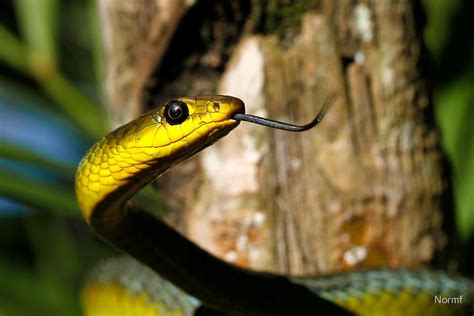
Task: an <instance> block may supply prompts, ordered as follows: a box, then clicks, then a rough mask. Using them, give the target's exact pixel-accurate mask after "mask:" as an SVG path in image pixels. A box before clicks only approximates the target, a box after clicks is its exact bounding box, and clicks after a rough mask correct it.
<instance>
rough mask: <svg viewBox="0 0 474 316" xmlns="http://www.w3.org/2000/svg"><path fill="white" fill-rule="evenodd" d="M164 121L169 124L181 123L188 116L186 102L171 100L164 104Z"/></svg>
mask: <svg viewBox="0 0 474 316" xmlns="http://www.w3.org/2000/svg"><path fill="white" fill-rule="evenodd" d="M164 115H165V119H166V122H168V123H169V124H171V125H176V124H181V123H183V122H184V121H186V119H187V118H188V116H189V110H188V106H187V105H186V103H184V102H182V101H177V100H172V101H169V102H168V103H167V104H166V105H165V111H164Z"/></svg>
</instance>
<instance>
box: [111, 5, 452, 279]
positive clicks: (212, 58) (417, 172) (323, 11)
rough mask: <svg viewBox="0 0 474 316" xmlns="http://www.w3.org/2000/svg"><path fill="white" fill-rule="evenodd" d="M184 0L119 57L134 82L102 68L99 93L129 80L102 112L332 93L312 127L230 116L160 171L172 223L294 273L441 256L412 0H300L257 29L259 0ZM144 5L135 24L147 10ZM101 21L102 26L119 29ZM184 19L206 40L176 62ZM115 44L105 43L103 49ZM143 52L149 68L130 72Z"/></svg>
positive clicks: (291, 106) (298, 108) (260, 110)
mask: <svg viewBox="0 0 474 316" xmlns="http://www.w3.org/2000/svg"><path fill="white" fill-rule="evenodd" d="M102 2H104V3H106V2H107V1H105V0H102ZM142 2H143V3H160V1H158V0H156V1H151V0H148V1H146V0H142ZM162 2H163V3H165V2H167V1H162ZM178 2H179V1H178ZM178 2H176V3H178ZM270 2H272V1H270ZM274 2H275V1H274ZM276 2H278V1H276ZM180 3H181V7H179V6H178V5H176V8H175V11H176V12H180V14H182V13H183V12H185V11H186V10H189V11H188V13H187V14H186V15H184V16H183V18H182V22H181V25H180V26H179V27H178V30H177V31H176V33H175V34H174V37H173V39H172V40H171V42H170V36H171V35H170V34H172V31H171V29H174V26H173V27H171V26H168V27H166V28H165V29H167V30H168V32H171V33H166V32H165V33H162V34H165V35H163V36H162V37H161V39H160V40H159V42H157V41H158V40H156V39H155V41H154V42H150V43H153V45H148V46H146V45H145V46H143V47H144V48H143V49H145V50H146V49H150V53H149V54H148V53H145V54H140V56H149V57H147V58H148V60H147V61H144V60H141V61H140V65H141V67H142V68H140V67H138V66H136V65H135V64H134V63H133V62H132V63H131V66H130V67H131V69H136V71H137V76H138V77H139V78H141V79H140V80H138V81H133V80H132V81H129V83H128V86H131V87H133V88H130V89H131V90H126V89H127V85H119V84H117V82H116V81H117V80H116V79H114V78H113V77H114V76H113V75H111V73H113V71H115V72H119V73H120V70H119V69H120V68H119V67H117V66H115V70H112V69H113V67H112V69H109V71H108V73H109V76H108V77H107V86H108V94H109V96H113V97H112V98H110V101H111V104H112V103H114V102H115V101H114V98H117V97H118V95H120V93H122V94H123V93H126V94H127V96H124V97H119V101H120V102H115V103H114V104H116V105H118V107H117V108H111V110H112V112H115V111H117V113H119V112H122V111H125V113H127V110H126V109H125V108H129V107H130V108H132V109H134V108H136V106H137V104H139V105H140V106H141V105H145V104H149V105H153V104H154V103H155V101H156V100H157V99H158V100H161V98H163V97H168V96H170V97H171V96H176V95H180V94H185V95H192V94H196V93H201V94H212V93H216V92H217V93H221V94H231V95H235V96H237V97H240V98H242V99H243V100H244V102H245V103H246V105H247V112H249V113H254V114H257V115H263V116H267V117H271V118H276V119H281V120H285V121H289V122H301V123H303V122H307V121H309V120H310V119H311V118H312V117H313V116H314V115H315V114H316V113H317V112H318V110H319V108H320V107H321V105H322V103H323V102H324V99H325V98H326V97H328V96H329V95H330V94H331V93H334V92H336V93H337V94H338V99H337V100H336V102H335V104H334V106H333V108H332V109H331V111H330V112H329V113H328V115H327V117H326V118H325V120H324V121H323V123H322V124H321V125H320V126H318V127H317V128H316V129H315V130H311V131H309V132H306V133H304V134H288V133H284V132H281V131H272V130H266V129H264V128H261V127H254V126H249V125H246V124H245V123H242V124H241V126H239V127H238V128H237V130H236V131H235V132H233V133H232V134H231V135H229V136H227V137H226V138H225V139H224V140H222V141H220V142H219V143H218V144H216V145H214V146H213V147H211V148H209V149H207V150H206V151H205V152H203V153H202V154H200V155H199V156H198V159H194V160H193V161H190V162H188V163H185V164H183V165H182V166H180V167H179V168H177V169H176V170H174V171H172V172H170V173H169V174H168V175H167V176H165V177H164V178H163V179H162V180H160V181H161V182H160V188H161V190H162V194H163V196H166V197H167V202H168V204H169V205H168V206H169V208H170V210H172V211H173V212H171V213H170V214H174V215H170V217H169V220H170V222H173V223H175V224H176V226H177V227H178V228H179V229H180V231H181V232H183V233H184V234H185V235H187V236H188V237H189V238H191V239H192V240H194V241H195V242H196V243H198V244H199V245H201V246H202V247H204V248H205V249H207V250H209V251H210V252H212V253H214V254H216V255H217V256H219V257H222V258H224V259H225V260H228V261H231V262H234V263H236V264H240V265H244V266H251V267H253V268H256V269H264V270H270V271H275V272H280V273H288V274H293V275H308V274H318V273H326V272H330V271H335V270H341V269H352V268H360V267H369V266H370V267H373V266H401V265H403V266H417V265H421V264H424V263H427V262H430V261H431V260H433V259H434V258H435V257H436V256H437V254H439V252H440V251H441V250H442V249H443V247H444V246H445V244H446V237H445V233H444V232H443V229H442V223H443V216H442V215H443V207H444V206H445V205H444V204H443V199H444V196H445V194H446V190H447V186H446V183H445V181H444V179H443V172H442V154H441V151H440V147H439V139H438V135H437V132H436V129H435V127H434V126H433V124H432V121H431V101H430V97H429V91H428V89H427V85H426V80H425V78H424V75H425V74H424V73H423V68H422V58H423V55H422V44H421V38H420V36H419V35H420V33H419V31H420V29H419V21H418V20H417V19H419V16H418V15H417V8H416V6H414V5H413V4H412V2H411V1H390V0H383V1H346V0H341V1H329V0H327V1H316V2H314V3H313V2H311V1H309V2H308V3H311V5H309V4H308V6H307V7H305V11H307V12H305V13H304V15H302V16H301V17H299V18H296V19H293V20H295V21H298V23H297V24H296V26H295V28H294V29H292V30H291V31H288V32H289V33H291V34H292V36H284V37H282V36H275V35H271V34H265V35H262V34H253V33H254V31H255V30H258V28H257V27H256V25H258V21H259V19H260V18H261V17H262V16H270V15H271V12H269V11H268V10H270V9H269V7H268V6H267V7H265V6H263V7H262V6H260V5H258V4H257V2H255V1H254V2H252V3H253V6H252V5H251V4H250V3H249V2H248V1H241V2H236V1H229V2H227V1H220V2H218V3H219V4H217V5H216V6H214V5H215V3H213V2H212V1H210V2H209V1H197V3H196V4H194V6H191V7H189V8H188V7H187V5H186V3H185V2H180ZM236 3H239V4H236ZM157 6H158V7H159V5H157ZM211 7H212V8H213V9H212V10H215V11H212V12H215V14H213V15H212V18H213V19H211V20H209V14H207V13H206V14H207V15H206V14H205V13H203V16H202V19H204V20H205V21H204V22H202V21H201V20H199V19H200V18H199V14H198V13H199V12H209V10H211ZM309 8H312V9H314V10H311V11H310V10H308V9H309ZM266 10H267V11H268V12H267V11H266ZM152 12H153V11H147V13H146V15H145V17H147V19H145V18H143V19H142V22H143V23H140V24H143V25H142V26H141V27H142V28H144V29H143V30H142V32H144V30H148V29H151V28H150V27H146V26H147V25H148V24H149V23H151V21H155V20H159V19H158V18H156V17H155V16H154V15H158V13H155V14H154V13H152ZM262 12H263V13H262ZM180 14H177V16H178V15H180ZM295 14H297V13H295ZM115 19H118V20H120V17H116V18H115ZM115 19H109V20H112V21H113V20H115ZM206 19H207V20H206ZM109 20H107V19H104V20H103V21H104V24H105V26H106V28H107V27H108V28H111V29H112V30H116V26H114V24H111V23H110V22H108V21H109ZM178 20H179V19H178ZM178 20H176V21H178ZM293 20H292V21H293ZM144 21H149V22H146V23H145V22H144ZM196 21H201V22H199V23H198V22H196ZM176 23H177V22H176ZM118 24H121V23H118ZM188 24H190V25H192V26H191V27H192V28H194V29H197V30H198V32H197V33H192V34H195V35H194V36H195V37H198V36H200V40H201V41H202V42H203V43H204V44H202V43H201V42H196V43H198V44H199V43H200V44H199V45H197V44H196V43H194V44H196V46H197V47H200V49H195V50H193V49H190V50H189V51H188V52H187V54H184V55H183V56H182V57H181V59H180V60H174V61H173V59H172V56H171V55H166V54H168V53H166V54H165V55H163V51H164V50H165V49H167V50H168V52H170V51H171V52H176V49H178V48H182V47H187V46H186V43H189V40H190V39H189V38H188V37H186V36H185V34H187V32H191V31H190V30H191V29H190V28H189V27H190V26H189V25H188ZM280 31H281V30H280ZM114 32H115V31H114ZM109 33H110V32H109ZM104 34H105V37H106V39H105V42H106V43H107V42H110V39H107V36H109V35H108V33H107V32H105V33H104ZM188 34H191V33H188ZM119 38H120V37H119ZM128 38H129V40H130V41H131V43H132V42H133V40H135V41H136V44H130V45H131V46H137V47H138V46H140V45H142V44H143V39H142V38H140V37H137V36H133V37H130V36H128ZM169 43H171V44H170V46H168V44H169ZM157 46H159V47H160V48H159V50H160V53H157V51H156V50H157ZM188 46H189V45H188ZM126 47H128V46H127V45H121V46H120V45H119V46H114V45H108V46H107V45H106V49H107V55H108V56H112V55H118V56H120V55H121V54H123V53H124V52H123V50H124V49H125V48H126ZM188 49H189V47H188ZM157 56H158V57H157ZM159 56H164V57H163V60H164V61H165V62H164V63H163V64H161V65H160V60H161V59H160V58H159ZM141 59H142V58H141ZM131 60H132V61H133V60H134V59H131ZM167 61H173V62H175V65H176V64H178V65H180V71H179V73H177V72H174V75H173V76H171V75H169V74H170V73H171V72H170V71H169V69H170V68H169V67H170V64H172V62H167ZM144 65H147V66H144ZM150 65H155V66H154V67H151V68H155V71H154V72H150V71H148V70H147V71H145V72H141V71H139V70H137V69H142V70H143V69H144V68H143V67H145V68H146V69H149V66H150ZM190 65H191V66H190ZM122 66H123V67H125V69H127V65H126V62H125V64H124V65H122ZM110 67H111V66H110V65H109V68H110ZM223 69H225V71H224V72H223V74H222V70H223ZM127 71H128V70H127ZM167 74H168V75H167ZM150 76H151V77H150ZM145 78H147V79H146V80H145ZM168 79H169V80H168ZM114 81H115V83H114ZM147 82H148V83H149V82H155V83H156V82H158V83H159V84H154V85H153V84H152V85H151V86H152V87H151V88H150V85H148V86H147V84H146V83H147ZM123 89H125V90H123ZM119 90H120V91H119ZM127 91H128V92H127ZM157 94H159V95H160V97H158V98H156V97H155V95H157ZM147 95H148V96H151V97H148V101H147V98H146V97H145V96H147ZM130 111H131V110H128V112H130ZM133 111H135V110H133ZM117 115H118V114H117ZM450 209H451V208H450ZM450 216H452V215H449V214H448V217H450Z"/></svg>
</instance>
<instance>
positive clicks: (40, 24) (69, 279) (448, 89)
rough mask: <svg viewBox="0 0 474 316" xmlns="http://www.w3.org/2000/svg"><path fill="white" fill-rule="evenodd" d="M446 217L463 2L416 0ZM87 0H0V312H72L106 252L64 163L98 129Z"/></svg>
mask: <svg viewBox="0 0 474 316" xmlns="http://www.w3.org/2000/svg"><path fill="white" fill-rule="evenodd" d="M422 3H423V7H424V10H425V14H426V26H425V29H424V37H425V43H426V46H427V48H428V50H429V52H430V54H431V58H432V63H433V69H432V78H430V79H432V83H433V92H434V100H435V102H434V103H435V109H434V110H435V117H436V120H437V124H438V125H439V129H440V131H441V135H442V143H443V147H444V150H445V152H446V154H447V156H448V158H449V163H450V174H451V181H452V185H453V189H454V197H455V204H456V209H455V213H456V223H457V230H458V233H459V236H460V240H461V242H462V243H463V244H464V246H465V247H468V245H469V244H470V243H472V239H473V237H474V124H473V123H472V122H473V119H472V118H473V117H474V89H473V86H474V78H473V77H474V45H473V43H474V42H473V36H474V35H473V33H472V31H469V30H472V29H474V25H472V24H473V19H472V17H471V14H472V12H474V11H473V9H474V8H473V2H471V1H468V0H425V1H422ZM99 25H100V24H99V21H98V15H97V10H96V3H95V1H93V0H80V1H73V0H45V1H28V0H17V1H2V2H0V249H1V251H0V314H2V315H30V314H34V315H79V314H80V306H79V299H78V298H79V295H78V292H79V289H80V285H81V282H83V280H84V277H85V275H86V274H87V271H89V270H90V269H91V267H92V266H93V265H94V264H95V263H96V262H97V261H98V260H100V259H101V258H105V257H109V256H111V255H113V254H114V253H115V252H114V251H113V250H112V249H111V248H110V247H108V246H107V245H105V244H104V243H102V242H101V241H100V240H98V239H97V238H95V237H94V236H93V235H92V234H91V232H90V230H89V228H88V227H87V226H86V225H85V224H84V222H83V220H82V218H81V216H80V213H79V209H78V206H77V205H76V200H75V196H74V186H73V180H74V173H75V168H76V166H77V164H78V162H79V160H80V159H81V157H82V155H83V154H84V153H85V151H86V150H87V148H88V147H89V146H90V145H92V143H93V142H94V141H95V140H96V139H97V138H99V137H100V136H102V135H103V134H104V133H105V131H107V130H108V129H109V120H108V117H107V111H106V110H105V106H104V104H105V102H104V97H103V95H104V94H103V87H102V80H101V78H102V74H103V60H102V56H103V54H102V49H101V39H100V28H99Z"/></svg>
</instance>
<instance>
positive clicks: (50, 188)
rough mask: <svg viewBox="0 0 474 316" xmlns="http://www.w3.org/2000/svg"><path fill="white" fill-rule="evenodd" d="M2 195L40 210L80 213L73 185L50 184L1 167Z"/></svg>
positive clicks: (74, 214)
mask: <svg viewBox="0 0 474 316" xmlns="http://www.w3.org/2000/svg"><path fill="white" fill-rule="evenodd" d="M0 195H2V196H6V197H9V198H11V199H13V200H16V201H19V202H21V203H24V204H26V205H29V206H32V207H35V208H37V209H40V210H44V211H49V212H55V213H58V214H65V215H73V216H79V215H80V212H79V207H78V205H77V203H76V197H75V194H74V191H73V186H72V185H71V187H70V188H69V187H64V186H61V185H56V184H50V183H46V182H42V181H38V180H35V179H31V178H28V177H25V176H21V175H18V174H15V173H13V172H10V171H7V170H2V169H0Z"/></svg>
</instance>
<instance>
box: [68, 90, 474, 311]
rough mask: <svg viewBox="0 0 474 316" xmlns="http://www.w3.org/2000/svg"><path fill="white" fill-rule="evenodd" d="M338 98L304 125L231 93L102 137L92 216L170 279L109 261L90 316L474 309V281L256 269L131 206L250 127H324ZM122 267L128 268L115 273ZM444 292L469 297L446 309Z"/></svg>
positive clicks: (85, 198)
mask: <svg viewBox="0 0 474 316" xmlns="http://www.w3.org/2000/svg"><path fill="white" fill-rule="evenodd" d="M331 102H332V100H329V101H327V102H326V104H325V106H324V107H323V110H322V111H321V112H320V113H319V115H318V116H317V117H316V118H315V119H314V120H313V121H312V122H311V123H309V124H307V125H304V126H295V125H289V124H285V123H281V122H277V121H272V120H268V119H264V118H259V117H256V116H252V115H248V114H245V107H244V103H243V102H242V101H241V100H240V99H238V98H234V97H230V96H219V95H215V96H203V97H193V98H187V97H186V98H177V99H175V100H171V101H169V102H167V103H166V104H163V105H161V106H158V107H157V108H156V109H155V110H153V111H151V112H149V113H146V114H144V115H142V116H141V117H139V118H137V119H135V120H133V121H131V122H130V123H127V124H125V125H123V126H121V127H119V128H117V129H116V130H114V131H112V132H111V133H109V134H108V135H107V136H105V137H104V138H102V139H101V140H99V141H98V142H97V143H96V144H95V145H94V146H93V147H92V148H91V149H90V150H89V151H88V153H87V154H86V155H85V156H84V158H83V160H82V161H81V163H80V165H79V167H78V170H77V176H76V195H77V198H78V202H79V205H80V208H81V210H82V214H83V216H84V218H85V220H86V221H87V223H88V224H89V225H90V226H91V228H92V229H93V230H94V231H95V232H96V233H97V234H98V235H99V236H100V237H102V238H103V239H104V240H105V241H106V242H108V243H110V244H111V245H113V246H114V247H116V248H118V249H119V250H121V251H123V252H125V253H126V254H128V255H130V256H131V257H134V258H135V259H137V260H138V261H140V262H141V263H143V264H145V265H146V266H148V267H149V268H151V269H152V270H154V272H156V273H158V274H159V275H161V276H162V277H163V278H165V279H166V280H167V281H166V280H163V279H161V278H160V277H159V276H158V275H156V273H154V272H152V271H151V270H149V271H148V270H146V269H147V268H145V267H143V269H139V268H135V269H134V270H137V271H138V270H140V271H141V270H144V271H145V272H143V271H142V272H143V273H145V275H146V276H145V277H144V276H143V275H142V277H141V278H140V277H138V275H137V276H136V277H133V276H128V273H127V271H128V270H127V268H124V266H133V264H131V263H129V264H126V265H123V263H122V264H115V265H111V264H109V265H107V264H105V268H104V267H102V268H101V269H99V272H97V273H96V277H95V279H94V281H92V282H91V283H89V285H88V286H86V290H85V292H84V293H85V294H84V295H83V297H84V298H85V301H86V303H85V306H86V308H85V309H86V312H87V313H88V315H117V313H119V314H120V315H189V314H192V313H193V311H194V310H195V309H196V307H197V306H198V305H200V304H203V305H205V306H210V307H212V308H213V309H215V310H219V311H222V312H224V313H226V314H230V315H350V314H351V313H356V314H363V315H401V314H404V315H420V314H423V315H463V314H466V313H472V312H474V308H473V305H474V304H473V302H474V282H473V281H472V280H469V279H465V278H461V277H456V276H448V275H447V274H445V273H443V272H432V271H428V270H407V269H380V270H368V271H357V272H345V273H340V274H334V275H328V276H320V277H314V278H293V277H286V276H280V275H275V274H270V273H263V272H255V271H251V270H247V269H243V268H239V267H236V266H234V265H231V264H229V263H226V262H224V261H222V260H220V259H218V258H216V257H214V256H212V255H210V254H209V253H207V252H205V251H204V250H202V249H200V248H199V247H198V246H197V245H195V244H193V243H192V242H190V241H189V240H187V239H186V238H184V237H183V236H181V235H180V234H179V233H177V232H176V231H175V230H173V229H172V228H170V227H168V226H167V225H166V224H165V223H163V221H162V220H160V219H159V218H156V217H155V216H153V215H151V214H149V213H147V212H146V211H144V210H142V209H139V208H137V207H135V206H134V205H133V204H131V203H128V201H129V200H130V198H131V197H132V196H133V195H134V194H135V193H136V192H138V191H139V190H140V189H141V188H142V187H144V186H145V185H147V184H148V183H150V182H151V181H152V180H154V179H155V178H157V177H158V176H160V175H161V174H163V173H164V172H165V171H167V170H168V169H170V168H172V167H173V166H175V165H176V164H178V163H180V162H182V161H184V160H185V159H188V158H191V157H192V156H193V155H195V154H196V153H198V152H199V151H201V150H203V149H205V148H206V147H208V146H210V145H212V144H213V143H215V142H216V141H218V140H219V139H221V138H222V137H224V136H225V135H227V134H228V133H229V132H230V131H231V130H233V129H234V128H235V127H237V126H238V124H239V123H240V121H249V122H252V123H256V124H260V125H265V126H268V127H272V128H279V129H284V130H289V131H302V130H306V129H309V128H312V127H313V126H315V125H316V124H318V123H319V122H320V121H321V120H322V118H323V115H324V113H325V111H326V110H327V106H328V104H330V103H331ZM123 260H131V259H123ZM136 264H138V263H136ZM117 266H119V267H120V266H122V268H113V267H117ZM132 270H133V269H132ZM113 271H115V273H114V272H113ZM168 281H169V282H171V283H172V284H174V285H176V286H177V287H179V288H180V289H178V288H176V287H175V286H174V285H172V284H171V283H169V282H168ZM182 291H184V292H186V293H187V294H188V295H190V296H186V295H185V294H184V293H183V292H182ZM437 296H439V297H442V298H445V299H446V298H451V299H454V298H458V299H460V300H461V301H454V303H453V301H450V302H451V303H436V302H435V298H436V297H437ZM101 302H102V303H101ZM104 302H105V303H104ZM127 313H128V314H127Z"/></svg>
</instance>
